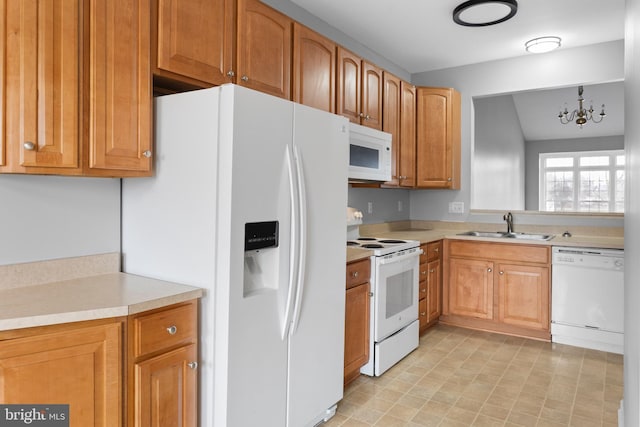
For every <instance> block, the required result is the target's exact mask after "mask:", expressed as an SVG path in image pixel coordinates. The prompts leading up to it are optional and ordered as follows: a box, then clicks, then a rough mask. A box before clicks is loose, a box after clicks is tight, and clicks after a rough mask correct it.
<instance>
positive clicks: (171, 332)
mask: <svg viewBox="0 0 640 427" xmlns="http://www.w3.org/2000/svg"><path fill="white" fill-rule="evenodd" d="M167 332H169V335H175V334H176V332H178V328H176V325H171V326H169V327H168V328H167Z"/></svg>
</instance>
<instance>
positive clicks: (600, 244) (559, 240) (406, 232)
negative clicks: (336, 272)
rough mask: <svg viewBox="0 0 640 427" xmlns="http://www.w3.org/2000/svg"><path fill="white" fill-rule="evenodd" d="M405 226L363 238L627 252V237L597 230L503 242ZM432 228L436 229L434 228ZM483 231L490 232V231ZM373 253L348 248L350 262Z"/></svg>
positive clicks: (364, 230)
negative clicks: (451, 241) (547, 237)
mask: <svg viewBox="0 0 640 427" xmlns="http://www.w3.org/2000/svg"><path fill="white" fill-rule="evenodd" d="M402 225H403V224H400V227H398V224H390V225H386V224H375V225H371V226H366V225H365V226H364V227H361V235H363V236H371V237H380V238H388V239H404V240H418V241H419V242H420V244H425V243H429V242H434V241H437V240H441V239H461V240H475V241H490V242H496V243H509V244H514V245H523V244H525V245H544V246H575V247H591V248H607V249H624V237H622V236H620V235H616V234H615V233H614V234H606V233H603V232H601V230H594V233H593V234H589V232H588V230H587V231H585V230H580V234H574V235H572V236H571V237H562V233H557V234H556V232H554V231H556V230H551V231H549V230H544V229H543V228H540V227H537V228H536V229H523V230H518V231H525V232H534V233H545V234H546V233H550V234H554V235H555V237H554V238H553V239H551V240H526V239H504V238H490V237H475V236H460V235H459V233H462V232H465V231H470V230H479V229H481V228H486V227H487V225H486V224H485V225H484V227H481V228H479V227H478V225H477V224H464V223H460V224H455V228H454V227H451V228H449V227H447V225H450V223H449V224H445V225H444V227H443V228H439V227H438V226H437V224H436V226H433V225H434V223H430V224H426V225H425V226H424V227H423V228H421V227H414V226H412V225H411V224H404V225H405V228H404V229H403V228H401V227H402ZM431 227H433V228H431ZM489 227H493V228H496V227H495V225H493V226H492V225H489ZM483 231H491V230H489V229H487V230H483ZM371 254H372V252H371V251H369V250H366V249H362V248H353V247H347V262H354V261H358V260H360V259H364V258H367V257H369V256H371Z"/></svg>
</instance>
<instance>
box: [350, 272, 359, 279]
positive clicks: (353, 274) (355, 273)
mask: <svg viewBox="0 0 640 427" xmlns="http://www.w3.org/2000/svg"><path fill="white" fill-rule="evenodd" d="M358 273H359V272H358V271H354V272H353V273H351V277H354V278H355V277H358Z"/></svg>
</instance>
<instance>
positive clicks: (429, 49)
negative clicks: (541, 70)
mask: <svg viewBox="0 0 640 427" xmlns="http://www.w3.org/2000/svg"><path fill="white" fill-rule="evenodd" d="M291 1H292V2H293V3H296V4H297V5H299V6H301V7H302V8H304V9H306V10H307V11H309V12H310V13H311V14H313V15H315V16H317V17H318V18H320V19H322V20H324V21H325V22H327V23H329V24H330V25H332V26H333V27H335V28H337V29H338V30H340V31H342V32H343V33H345V34H347V35H349V36H350V37H352V38H354V39H355V40H357V41H359V42H360V43H362V44H363V45H365V46H367V47H369V48H370V49H372V50H373V51H375V52H377V53H379V54H380V55H382V56H383V57H385V58H387V59H388V60H390V61H391V62H393V63H395V64H397V65H398V66H400V67H402V68H404V69H405V70H406V71H408V72H409V73H412V74H414V73H419V72H423V71H431V70H437V69H442V68H449V67H457V66H460V65H466V64H474V63H479V62H486V61H491V60H497V59H504V58H511V57H515V56H521V55H531V54H529V53H527V52H525V50H524V43H525V42H526V41H527V40H530V39H532V38H535V37H541V36H549V35H554V36H559V37H561V38H562V47H561V48H565V49H566V48H572V47H578V46H584V45H589V44H595V43H601V42H606V41H612V40H621V39H623V38H624V6H625V0H519V1H518V12H517V13H516V15H515V16H514V17H513V18H511V19H510V20H508V21H505V22H502V23H500V24H496V25H492V26H488V27H463V26H460V25H457V24H455V23H454V22H453V19H452V13H453V10H454V9H455V7H456V6H457V5H458V4H461V3H463V0H394V1H392V2H390V1H382V0H374V1H371V0H348V1H344V0H291Z"/></svg>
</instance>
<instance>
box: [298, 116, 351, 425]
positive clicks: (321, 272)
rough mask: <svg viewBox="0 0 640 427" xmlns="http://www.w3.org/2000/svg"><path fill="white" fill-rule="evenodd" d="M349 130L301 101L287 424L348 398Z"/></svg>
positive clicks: (304, 421)
mask: <svg viewBox="0 0 640 427" xmlns="http://www.w3.org/2000/svg"><path fill="white" fill-rule="evenodd" d="M347 128H348V122H347V120H346V119H345V118H343V117H339V116H336V115H332V114H328V113H326V112H323V111H319V110H315V109H312V108H309V107H306V106H303V105H296V106H295V119H294V139H295V146H296V148H297V149H296V152H297V154H298V161H299V162H300V164H301V168H300V171H301V172H300V174H301V176H302V179H301V181H303V182H304V187H305V189H306V191H305V195H304V197H303V199H304V200H306V203H305V206H304V207H303V208H302V211H303V214H304V212H305V211H306V221H304V222H305V223H306V237H305V239H304V240H305V242H306V243H305V244H304V245H303V246H304V247H305V248H306V250H305V253H304V254H303V255H302V260H303V261H304V278H303V279H304V280H303V283H302V285H303V286H302V289H301V290H300V291H299V292H301V294H300V295H301V298H299V303H300V305H299V307H296V308H297V309H299V310H297V311H296V312H297V313H299V315H297V316H295V315H294V325H293V326H292V334H291V338H290V343H289V375H288V378H289V383H288V397H289V402H288V409H287V424H286V425H287V426H289V427H301V426H312V425H315V424H316V423H317V422H318V421H320V420H321V419H323V418H324V417H325V416H326V414H327V409H329V408H330V407H331V406H333V405H334V404H335V403H337V402H338V401H339V400H340V399H341V398H342V377H343V371H344V309H345V308H344V298H345V287H344V286H345V285H344V277H345V268H346V245H345V241H346V215H345V213H344V210H345V207H346V206H347V164H348V151H347V150H348V146H349V141H348V133H347ZM295 322H297V323H295Z"/></svg>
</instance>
